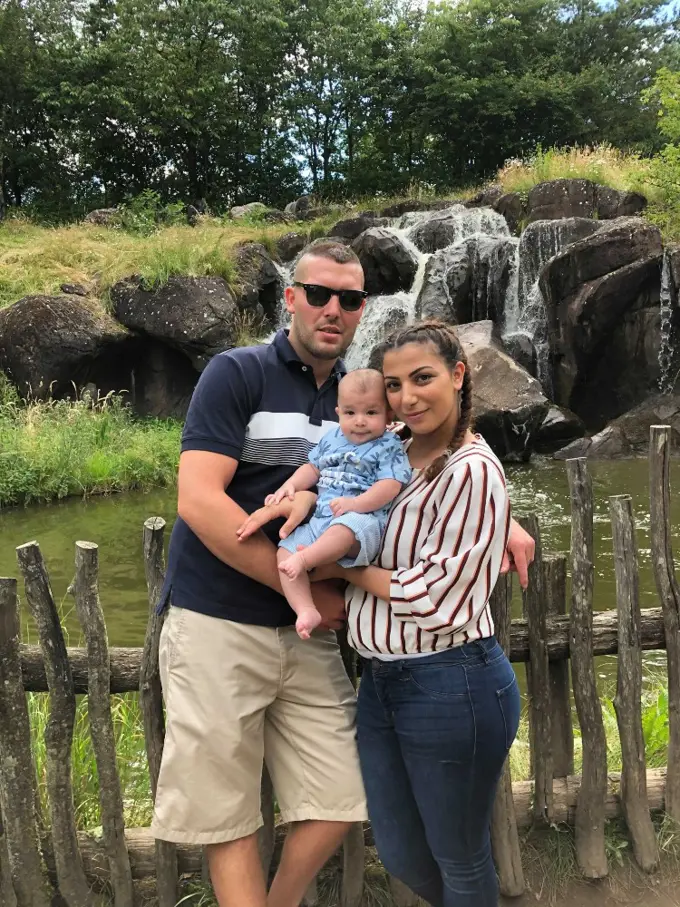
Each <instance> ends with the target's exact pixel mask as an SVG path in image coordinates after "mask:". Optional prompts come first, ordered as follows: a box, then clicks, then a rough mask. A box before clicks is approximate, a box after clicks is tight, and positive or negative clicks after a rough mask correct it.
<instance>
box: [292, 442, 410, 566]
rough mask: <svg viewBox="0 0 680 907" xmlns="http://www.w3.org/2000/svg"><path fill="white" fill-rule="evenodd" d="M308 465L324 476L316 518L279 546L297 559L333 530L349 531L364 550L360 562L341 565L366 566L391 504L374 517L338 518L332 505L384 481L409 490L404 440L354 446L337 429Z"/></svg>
mask: <svg viewBox="0 0 680 907" xmlns="http://www.w3.org/2000/svg"><path fill="white" fill-rule="evenodd" d="M309 462H310V463H311V464H312V465H313V466H316V468H317V469H318V470H319V473H320V475H319V481H318V489H319V496H318V498H317V501H316V508H315V510H314V514H313V515H312V518H311V519H310V520H309V522H308V523H304V524H303V525H302V526H298V528H297V529H295V530H293V532H292V533H291V534H290V535H289V536H288V538H287V539H283V540H282V541H280V542H279V546H280V547H281V548H285V549H286V551H290V552H291V553H292V554H295V553H296V550H297V546H298V545H305V547H306V546H307V545H311V544H312V542H315V541H316V540H317V539H318V538H319V536H320V535H321V534H322V533H324V532H325V531H326V530H327V529H328V527H329V526H348V527H349V528H350V529H351V530H352V532H353V533H354V535H355V536H356V540H357V541H358V542H359V544H360V545H361V550H360V551H359V553H358V555H357V556H356V557H354V558H352V557H343V558H341V559H340V560H339V561H338V563H339V564H341V566H343V567H365V566H367V565H368V564H370V563H371V562H372V561H373V559H374V558H375V556H376V554H377V553H378V550H379V548H380V540H381V538H382V534H383V531H384V529H385V524H386V522H387V515H388V513H389V511H390V507H391V502H390V503H389V504H387V505H386V506H385V507H383V508H382V509H381V510H374V511H372V512H371V513H345V514H343V515H342V516H338V517H335V516H333V512H332V510H331V508H330V502H331V501H332V500H333V499H334V498H355V497H357V496H358V495H360V494H363V492H364V491H368V489H369V488H371V487H372V486H373V485H375V483H376V482H379V481H380V480H381V479H396V480H397V482H401V483H402V485H406V484H407V483H408V482H409V481H410V480H411V467H410V465H409V462H408V457H407V456H406V454H405V453H404V449H403V447H402V445H401V441H400V440H399V438H398V437H397V436H396V435H395V434H394V432H391V431H386V432H385V433H384V434H383V435H382V436H381V437H380V438H375V439H374V440H373V441H366V442H365V443H364V444H358V445H357V444H352V442H351V441H348V440H347V438H346V437H345V436H344V435H343V433H342V432H341V431H340V427H339V426H336V427H334V428H331V429H330V430H329V431H327V432H326V434H325V435H324V436H323V438H322V439H321V440H320V441H319V443H318V444H317V445H316V447H314V448H312V450H311V451H310V452H309Z"/></svg>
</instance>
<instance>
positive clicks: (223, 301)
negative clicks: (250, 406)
mask: <svg viewBox="0 0 680 907" xmlns="http://www.w3.org/2000/svg"><path fill="white" fill-rule="evenodd" d="M111 301H112V303H113V309H114V313H115V315H116V318H117V319H118V321H120V323H121V324H124V325H125V326H126V327H127V328H130V330H132V331H135V332H136V333H137V334H142V335H144V336H146V337H152V338H154V339H155V340H157V341H160V342H161V343H163V344H165V345H167V346H170V347H173V348H174V349H176V350H179V351H180V352H182V353H184V355H185V356H186V357H187V358H188V359H189V360H190V362H191V363H192V365H193V367H194V368H195V369H196V371H199V372H200V371H202V370H203V368H205V366H206V364H207V363H208V361H209V359H211V358H212V356H214V355H215V354H216V353H219V352H221V351H222V350H225V349H229V348H230V347H232V346H233V345H234V339H235V337H236V328H237V316H238V309H237V306H236V303H235V301H234V298H233V296H232V294H231V293H230V291H229V288H228V287H227V285H226V283H225V282H224V280H222V278H220V277H171V278H170V279H169V280H168V282H167V283H166V284H164V285H163V286H161V287H159V288H158V289H155V290H148V289H145V288H144V286H143V284H142V281H141V280H140V279H139V278H138V277H133V278H130V279H128V280H123V281H121V282H119V283H117V284H116V285H115V286H114V287H113V289H112V290H111Z"/></svg>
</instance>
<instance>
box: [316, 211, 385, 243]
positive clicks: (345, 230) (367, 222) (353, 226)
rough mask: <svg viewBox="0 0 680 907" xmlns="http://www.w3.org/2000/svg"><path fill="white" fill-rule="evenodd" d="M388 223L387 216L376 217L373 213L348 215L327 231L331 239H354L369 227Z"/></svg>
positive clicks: (382, 225) (350, 240)
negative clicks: (356, 215) (355, 215)
mask: <svg viewBox="0 0 680 907" xmlns="http://www.w3.org/2000/svg"><path fill="white" fill-rule="evenodd" d="M387 224H388V218H386V217H376V216H375V215H374V214H360V215H359V216H358V217H348V218H345V220H339V221H338V222H337V224H334V225H333V226H332V227H331V229H330V230H329V232H328V236H329V237H330V238H331V239H344V240H349V242H352V240H355V239H356V238H357V236H359V235H360V234H361V233H363V232H364V230H369V229H370V228H371V227H385V226H387Z"/></svg>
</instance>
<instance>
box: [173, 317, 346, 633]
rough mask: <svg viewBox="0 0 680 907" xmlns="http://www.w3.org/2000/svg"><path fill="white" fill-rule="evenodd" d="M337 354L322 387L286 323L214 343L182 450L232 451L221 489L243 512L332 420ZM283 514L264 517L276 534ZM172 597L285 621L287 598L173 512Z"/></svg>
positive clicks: (289, 618)
mask: <svg viewBox="0 0 680 907" xmlns="http://www.w3.org/2000/svg"><path fill="white" fill-rule="evenodd" d="M344 374H345V369H344V366H343V364H342V362H337V363H336V364H335V366H334V368H333V371H332V372H331V374H330V376H329V377H328V379H327V380H326V382H325V383H324V384H323V386H322V387H320V388H319V387H317V385H316V379H315V378H314V373H313V371H312V369H311V368H310V366H308V365H305V364H304V363H303V362H302V361H301V360H300V358H299V356H298V355H297V353H296V352H295V350H294V349H293V347H292V346H291V345H290V342H289V340H288V336H287V332H286V331H279V332H278V333H277V334H276V336H275V338H274V340H273V341H272V343H270V344H263V345H261V346H253V347H241V348H238V349H233V350H229V351H227V352H224V353H219V354H218V355H217V356H215V357H214V358H213V359H211V360H210V362H209V363H208V366H207V368H206V369H205V371H204V372H203V374H202V375H201V377H200V379H199V381H198V384H197V385H196V388H195V390H194V393H193V396H192V398H191V403H190V404H189V411H188V413H187V418H186V422H185V425H184V431H183V433H182V451H185V450H207V451H210V452H212V453H219V454H225V455H226V456H228V457H233V458H234V459H235V460H238V461H239V463H238V467H237V468H236V472H235V473H234V477H233V479H232V481H231V483H230V485H229V487H228V489H227V492H226V493H227V494H228V495H229V496H230V497H231V498H232V500H234V501H235V502H236V503H237V504H238V505H239V506H240V507H242V508H243V510H245V512H246V513H252V512H253V511H254V510H257V508H258V507H261V506H262V505H263V504H264V499H265V497H266V496H267V495H268V494H271V493H272V492H274V491H276V489H277V488H279V487H280V486H281V485H282V484H283V483H284V482H285V481H287V480H288V479H289V478H290V477H291V475H292V474H293V473H294V472H295V470H296V469H297V468H298V467H299V466H302V465H303V464H304V463H307V462H308V454H309V452H310V450H311V449H312V447H314V445H315V444H316V443H317V442H318V441H319V440H320V439H321V437H322V436H323V435H324V434H325V433H326V431H328V429H329V428H331V427H333V426H334V425H335V424H337V421H338V417H337V415H336V412H335V407H336V406H337V401H338V381H339V380H340V378H342V376H343V375H344ZM281 525H282V521H281V520H276V521H274V522H272V523H269V524H268V525H267V526H265V527H264V532H265V533H266V534H267V535H268V537H269V538H270V539H271V540H272V541H273V542H274V544H277V543H278V541H279V535H278V533H279V529H280V528H281ZM168 600H171V601H172V603H173V604H175V605H177V606H179V607H180V608H188V609H189V610H191V611H200V612H201V613H202V614H209V615H211V616H213V617H222V618H225V619H227V620H233V621H236V622H238V623H247V624H255V625H257V626H263V627H281V626H287V625H288V624H291V623H293V622H294V620H295V615H294V613H293V611H292V610H291V608H290V607H289V605H288V602H287V601H286V600H285V598H284V597H283V596H282V595H280V594H279V593H277V592H274V590H273V589H270V588H269V587H268V586H264V585H262V584H261V583H258V582H256V581H255V580H253V579H250V578H249V577H247V576H244V574H242V573H239V572H238V571H237V570H234V569H233V568H232V567H230V566H229V565H228V564H225V563H224V562H223V561H221V560H220V559H219V558H217V557H215V555H214V554H212V553H211V552H210V551H209V550H208V549H207V548H206V547H205V545H204V544H203V543H202V542H201V540H200V539H199V538H198V536H196V535H195V534H194V533H193V532H192V531H191V529H190V528H189V526H188V525H187V523H185V522H184V520H182V519H181V518H180V517H179V516H178V517H177V520H176V522H175V525H174V527H173V530H172V535H171V537H170V548H169V551H168V569H167V574H166V580H165V585H164V587H163V592H162V593H161V600H160V603H159V604H160V606H163V605H165V604H166V603H167V602H168Z"/></svg>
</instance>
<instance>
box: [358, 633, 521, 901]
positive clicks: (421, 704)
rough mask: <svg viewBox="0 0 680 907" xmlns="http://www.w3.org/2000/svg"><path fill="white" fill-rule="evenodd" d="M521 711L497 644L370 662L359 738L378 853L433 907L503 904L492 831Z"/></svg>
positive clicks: (362, 689) (364, 678) (360, 710)
mask: <svg viewBox="0 0 680 907" xmlns="http://www.w3.org/2000/svg"><path fill="white" fill-rule="evenodd" d="M519 712H520V697H519V690H518V687H517V680H516V679H515V673H514V671H513V670H512V667H511V665H510V662H509V661H508V659H507V658H506V657H505V655H504V654H503V650H502V649H501V648H500V646H499V645H498V643H497V642H496V640H495V639H494V638H491V639H483V640H480V641H479V642H472V643H468V644H466V645H463V646H459V647H457V648H454V649H447V650H446V651H445V652H438V653H435V654H433V655H426V656H424V657H423V658H417V659H403V660H400V661H379V660H378V659H372V660H366V661H364V670H363V674H362V677H361V683H360V685H359V705H358V712H357V739H358V743H359V758H360V760H361V770H362V773H363V777H364V784H365V787H366V795H367V798H368V813H369V816H370V819H371V825H372V827H373V834H374V837H375V843H376V847H377V849H378V854H379V856H380V858H381V860H382V862H383V865H384V866H385V868H386V869H387V870H388V872H390V873H391V874H392V875H394V876H397V878H399V879H401V880H402V881H403V882H404V883H405V884H406V885H408V886H409V888H411V889H412V890H413V891H415V892H416V894H418V895H420V897H422V898H424V900H426V901H427V902H428V903H429V904H432V905H433V907H496V904H497V903H498V880H497V878H496V871H495V868H494V865H493V860H492V857H491V839H490V833H489V825H490V821H491V810H492V807H493V802H494V796H495V793H496V786H497V783H498V779H499V777H500V774H501V771H502V768H503V763H504V761H505V758H506V756H507V753H508V750H509V749H510V745H511V744H512V741H513V740H514V738H515V734H516V733H517V726H518V724H519Z"/></svg>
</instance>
